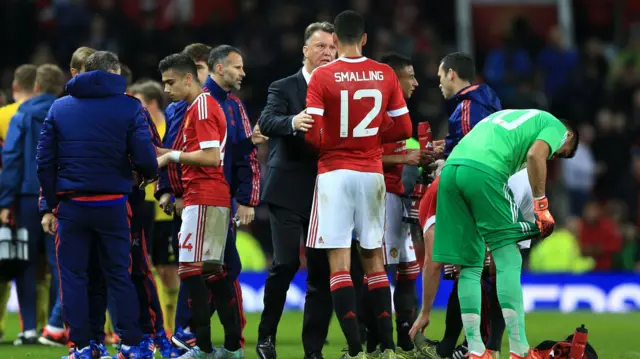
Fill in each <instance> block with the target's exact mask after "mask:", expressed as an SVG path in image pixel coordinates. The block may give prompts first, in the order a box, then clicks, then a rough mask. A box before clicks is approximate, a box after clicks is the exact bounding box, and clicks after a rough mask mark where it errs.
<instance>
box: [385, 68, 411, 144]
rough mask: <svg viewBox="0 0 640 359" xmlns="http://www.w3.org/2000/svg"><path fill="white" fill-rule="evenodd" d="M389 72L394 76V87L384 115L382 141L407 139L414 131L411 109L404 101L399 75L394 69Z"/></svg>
mask: <svg viewBox="0 0 640 359" xmlns="http://www.w3.org/2000/svg"><path fill="white" fill-rule="evenodd" d="M389 73H390V76H392V79H391V80H392V81H393V88H392V90H391V98H389V102H388V104H387V109H386V110H387V113H386V116H383V119H382V126H383V127H382V133H381V137H382V143H390V142H397V141H402V140H406V139H407V138H409V137H411V134H412V132H413V125H412V123H411V117H410V116H409V109H407V103H406V102H405V101H404V95H403V94H402V88H401V87H400V82H399V81H398V77H397V76H396V74H395V72H393V71H390V72H389ZM390 122H391V123H390Z"/></svg>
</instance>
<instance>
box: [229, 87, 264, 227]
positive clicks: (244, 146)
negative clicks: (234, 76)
mask: <svg viewBox="0 0 640 359" xmlns="http://www.w3.org/2000/svg"><path fill="white" fill-rule="evenodd" d="M231 99H232V100H234V101H235V102H236V103H237V104H238V109H239V110H240V117H241V118H242V121H240V122H239V123H238V122H236V125H235V132H236V134H235V136H234V138H235V139H236V142H235V143H233V144H232V146H233V148H232V149H231V154H232V156H233V158H232V159H231V160H232V169H233V170H232V171H231V173H232V180H231V183H230V185H231V193H232V194H233V196H234V197H235V199H236V201H237V202H238V203H239V204H241V205H242V206H245V207H247V206H248V207H255V206H257V205H258V203H259V201H260V163H259V162H258V148H257V147H256V145H255V144H253V142H252V141H251V122H250V121H249V116H247V111H246V109H245V108H244V105H243V104H242V101H240V99H239V98H237V97H235V96H233V97H231ZM251 220H253V218H251Z"/></svg>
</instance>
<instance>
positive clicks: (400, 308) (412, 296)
mask: <svg viewBox="0 0 640 359" xmlns="http://www.w3.org/2000/svg"><path fill="white" fill-rule="evenodd" d="M381 62H382V63H384V64H387V65H389V66H390V67H391V68H392V69H393V71H394V72H395V73H396V75H397V76H398V81H399V83H400V87H401V88H402V93H403V95H404V97H405V99H407V100H408V99H409V98H410V97H411V95H412V94H413V91H414V89H415V88H416V87H417V86H418V81H416V78H415V74H414V71H413V65H412V64H411V60H410V59H409V58H407V57H404V56H402V55H399V54H389V55H386V56H384V57H383V58H382V60H381ZM406 144H407V141H405V140H402V141H398V142H392V143H386V144H384V145H383V146H382V151H383V152H382V165H383V171H384V182H385V188H386V196H385V207H386V210H385V234H384V247H383V251H384V264H385V266H387V265H390V264H391V265H396V270H397V275H396V288H395V291H394V293H393V302H394V309H395V311H396V331H397V335H398V338H397V340H398V348H397V349H396V355H397V356H398V357H399V358H413V357H414V356H415V355H416V354H415V350H414V346H413V342H412V341H411V338H409V329H411V324H412V323H413V312H414V307H415V301H416V292H415V291H416V289H415V288H416V278H417V277H418V274H420V266H419V264H418V262H417V261H416V253H415V251H414V249H413V241H412V239H411V229H410V226H409V224H408V223H405V222H403V217H404V216H405V215H406V209H405V206H404V204H403V197H404V195H405V192H406V191H405V188H404V185H403V179H402V178H403V171H404V168H405V165H408V166H417V165H420V164H421V163H423V162H424V158H423V156H422V155H421V152H420V150H410V151H408V150H407V149H406ZM370 304H371V303H370V301H365V308H367V311H371V306H370ZM377 346H378V338H377V335H376V330H375V327H373V328H368V330H367V355H369V353H375V352H376V351H377V350H378V349H377ZM378 353H379V350H378Z"/></svg>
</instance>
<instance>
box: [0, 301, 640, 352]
mask: <svg viewBox="0 0 640 359" xmlns="http://www.w3.org/2000/svg"><path fill="white" fill-rule="evenodd" d="M18 320H19V319H18V316H17V315H16V314H10V316H9V321H8V323H7V324H8V325H7V335H6V337H5V338H6V339H9V340H13V339H14V338H15V337H16V334H17V331H18V328H19V322H18ZM259 320H260V315H259V314H255V313H251V314H248V315H247V326H246V328H245V332H244V333H245V337H246V345H245V357H246V358H256V357H257V356H256V354H255V345H256V339H257V332H258V329H257V328H258V322H259ZM212 323H213V326H212V333H213V342H214V345H216V346H218V345H221V344H222V343H221V333H222V328H221V327H220V324H219V322H218V319H217V317H216V318H215V319H214V320H213V322H212ZM431 323H432V324H430V326H429V327H428V328H427V330H426V332H425V334H426V335H427V337H429V338H434V339H439V338H441V337H442V333H443V332H444V312H435V313H433V315H432V318H431ZM580 324H585V325H586V326H587V328H588V329H589V343H591V344H592V345H593V346H594V347H595V349H596V351H597V352H598V357H599V358H600V359H640V312H636V313H624V314H593V313H587V312H578V313H570V314H563V313H557V312H538V313H529V314H527V336H528V338H529V343H530V344H532V345H537V344H538V343H540V342H541V341H543V340H547V339H550V340H561V339H564V338H565V337H566V336H567V335H569V334H571V333H573V331H574V330H575V327H576V326H579V325H580ZM301 329H302V313H300V312H285V313H284V315H283V317H282V321H281V322H280V326H279V330H278V340H277V344H276V348H277V351H278V358H279V359H288V358H297V359H302V358H303V356H304V353H303V350H302V340H301V335H300V333H301ZM328 341H329V344H328V345H327V346H325V349H324V357H325V358H327V359H334V358H335V359H337V358H340V356H342V349H343V348H344V347H345V340H344V337H343V335H342V332H341V330H340V326H339V325H338V322H337V321H336V320H334V321H333V323H331V328H330V330H329V337H328ZM507 345H508V340H507V336H506V333H505V336H504V339H503V346H502V353H503V354H502V358H503V359H507V358H508V348H507ZM109 350H110V353H111V354H112V355H113V354H114V353H115V351H114V350H113V348H109ZM66 352H67V350H66V348H53V347H44V346H24V347H15V346H12V345H9V344H2V345H0V359H23V358H30V359H31V358H33V359H59V358H60V357H61V356H63V355H66ZM156 358H160V354H159V353H157V354H156Z"/></svg>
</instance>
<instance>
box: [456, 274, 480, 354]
mask: <svg viewBox="0 0 640 359" xmlns="http://www.w3.org/2000/svg"><path fill="white" fill-rule="evenodd" d="M481 275H482V267H463V268H462V269H460V277H459V278H458V298H459V299H460V312H461V313H462V326H463V327H464V333H465V335H466V337H467V342H468V343H469V345H468V348H469V351H470V352H471V353H473V354H476V355H482V354H484V352H485V346H484V343H483V342H482V335H481V333H480V309H481V305H482V289H481V287H480V276H481Z"/></svg>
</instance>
